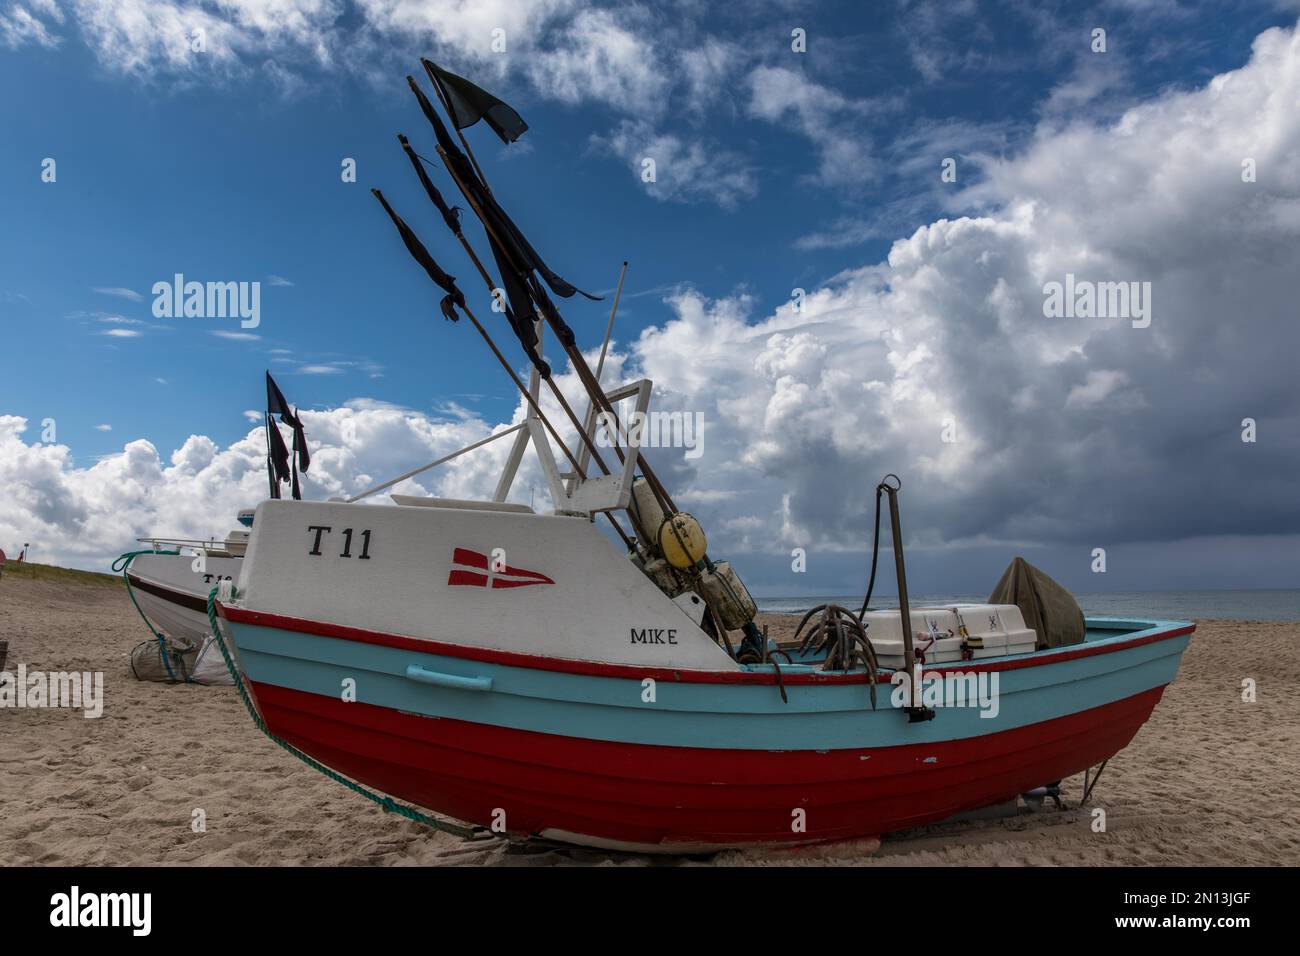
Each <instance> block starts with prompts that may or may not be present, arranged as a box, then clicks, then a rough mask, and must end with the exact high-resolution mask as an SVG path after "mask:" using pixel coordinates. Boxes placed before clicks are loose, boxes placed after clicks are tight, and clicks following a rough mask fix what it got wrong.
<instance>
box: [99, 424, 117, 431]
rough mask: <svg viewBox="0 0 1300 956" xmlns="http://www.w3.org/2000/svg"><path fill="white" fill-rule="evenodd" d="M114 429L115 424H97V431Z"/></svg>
mask: <svg viewBox="0 0 1300 956" xmlns="http://www.w3.org/2000/svg"><path fill="white" fill-rule="evenodd" d="M112 430H113V426H112V425H96V426H95V431H97V432H111V431H112Z"/></svg>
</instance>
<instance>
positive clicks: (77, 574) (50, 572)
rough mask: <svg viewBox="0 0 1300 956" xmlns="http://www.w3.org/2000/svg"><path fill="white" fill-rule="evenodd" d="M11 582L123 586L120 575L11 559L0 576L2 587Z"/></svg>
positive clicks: (103, 586) (105, 586) (0, 585)
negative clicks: (19, 561)
mask: <svg viewBox="0 0 1300 956" xmlns="http://www.w3.org/2000/svg"><path fill="white" fill-rule="evenodd" d="M11 580H27V581H50V582H53V583H58V584H89V585H91V586H93V587H102V588H113V587H121V586H122V576H121V575H120V574H107V573H101V572H98V571H78V570H76V569H75V568H60V567H58V566H57V565H53V564H34V563H31V562H27V561H24V562H22V563H21V564H19V563H18V562H17V561H14V560H12V559H10V560H9V561H8V562H6V563H5V567H4V575H3V576H0V587H3V586H4V584H5V582H7V581H11Z"/></svg>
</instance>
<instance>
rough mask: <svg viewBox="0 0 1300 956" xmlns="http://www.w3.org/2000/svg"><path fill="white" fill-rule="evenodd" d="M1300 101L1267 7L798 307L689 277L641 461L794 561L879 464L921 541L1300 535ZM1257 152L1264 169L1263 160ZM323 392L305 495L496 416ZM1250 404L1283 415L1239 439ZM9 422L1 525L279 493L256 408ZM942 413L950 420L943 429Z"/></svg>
mask: <svg viewBox="0 0 1300 956" xmlns="http://www.w3.org/2000/svg"><path fill="white" fill-rule="evenodd" d="M1297 99H1300V40H1297V36H1296V34H1295V32H1293V31H1290V30H1269V31H1267V32H1266V33H1264V34H1262V35H1261V36H1260V37H1259V38H1258V39H1257V40H1256V42H1255V44H1254V48H1253V54H1252V56H1251V59H1250V61H1249V63H1247V64H1246V65H1245V66H1243V67H1242V68H1241V69H1239V70H1235V71H1233V72H1231V73H1226V74H1224V75H1222V76H1219V77H1216V78H1214V79H1213V80H1212V81H1211V82H1209V83H1207V84H1206V85H1205V86H1204V87H1203V88H1201V89H1196V90H1192V91H1190V92H1179V91H1170V92H1166V93H1164V94H1162V95H1160V96H1158V97H1156V98H1153V99H1152V100H1150V101H1148V102H1146V103H1144V104H1141V105H1139V106H1137V107H1135V108H1133V109H1131V110H1129V111H1128V112H1127V113H1125V114H1124V115H1123V116H1121V117H1120V118H1119V119H1118V120H1116V121H1115V122H1108V123H1100V122H1097V121H1095V120H1092V121H1084V122H1078V123H1072V124H1070V125H1068V126H1065V127H1054V126H1047V125H1045V126H1044V127H1043V128H1041V129H1040V130H1039V132H1038V134H1037V135H1036V136H1035V137H1034V138H1033V140H1032V141H1031V142H1030V143H1029V145H1028V147H1027V148H1026V149H1025V150H1024V151H1023V152H1022V153H1020V154H1018V155H1012V156H1007V157H1003V158H1001V159H997V160H990V161H989V163H988V165H987V167H986V178H985V179H984V181H983V182H982V183H980V184H979V185H978V186H975V187H972V188H969V189H967V190H966V191H965V192H964V193H962V196H961V201H962V202H964V203H966V204H967V205H968V207H971V208H977V209H979V210H981V212H980V214H979V215H966V216H953V217H951V218H943V219H938V220H936V221H934V222H932V223H930V224H928V225H925V226H922V227H921V228H918V229H916V230H915V231H913V232H912V233H911V234H910V235H907V236H905V237H904V238H899V239H897V240H896V241H895V242H894V243H893V245H892V247H891V249H890V251H889V254H888V258H887V259H886V260H885V261H883V262H878V263H873V264H867V265H863V266H862V267H860V268H855V269H851V270H848V271H846V272H844V273H842V274H840V275H837V276H835V277H833V278H832V279H830V280H829V281H827V282H825V283H823V284H822V285H821V286H820V287H816V288H812V289H811V291H810V293H809V295H808V297H807V298H806V300H805V303H804V308H803V310H802V311H801V312H795V311H794V310H793V308H792V307H791V306H790V305H783V306H782V307H781V308H779V309H777V310H775V311H774V312H772V313H770V314H767V315H755V314H754V312H755V304H754V302H753V301H751V300H749V299H747V298H745V297H743V296H735V297H731V298H725V299H713V300H711V299H707V298H705V297H703V296H701V295H699V294H697V293H694V292H691V291H683V292H678V293H676V294H674V295H672V296H671V297H670V298H669V300H668V301H669V305H670V307H671V308H672V309H673V312H674V318H673V319H672V320H670V321H668V322H666V323H665V324H663V325H662V326H659V327H653V328H650V329H647V330H646V331H645V332H644V333H643V334H642V335H641V336H640V337H639V338H638V339H637V340H636V341H635V342H632V343H629V344H628V345H626V346H625V347H623V348H622V349H621V350H619V351H616V352H614V353H613V354H612V355H611V357H610V360H609V361H610V365H609V369H608V372H607V375H608V381H611V382H613V381H616V380H627V379H629V378H631V377H634V376H639V375H645V376H647V377H649V378H651V379H653V380H654V381H655V384H656V388H657V399H656V403H657V406H656V407H658V408H660V409H663V410H679V411H692V412H695V411H698V412H701V413H703V414H704V416H705V423H706V428H705V452H704V456H703V458H702V459H700V460H698V461H691V460H687V459H685V458H684V457H683V456H682V455H681V454H680V452H674V451H673V450H670V449H669V450H659V451H655V452H651V453H650V458H651V459H652V460H653V461H654V462H655V463H656V466H657V469H658V470H659V471H660V473H661V474H662V475H663V476H664V478H665V479H666V481H667V483H668V484H669V486H670V487H671V488H672V490H673V491H674V495H675V497H677V498H678V499H679V500H680V501H682V502H683V503H685V502H691V501H695V502H699V505H698V510H699V511H700V516H701V517H702V518H703V519H705V520H706V522H707V523H708V525H709V527H710V531H711V534H712V535H713V537H714V538H715V539H716V540H715V547H716V550H717V552H718V553H719V554H728V553H735V554H743V553H745V552H746V551H750V552H752V553H755V554H759V553H767V554H777V555H779V554H780V553H781V552H782V551H783V552H784V554H785V555H786V556H787V557H786V558H785V560H786V562H787V563H788V553H789V548H790V547H791V546H795V545H803V546H809V547H812V548H816V549H818V550H833V549H835V548H850V547H861V544H862V542H863V539H864V535H865V534H866V529H867V528H868V524H867V523H868V521H869V513H868V508H869V504H870V500H871V496H870V490H871V487H872V485H873V484H874V482H875V481H876V480H877V479H878V478H879V476H880V475H881V474H883V473H884V472H886V471H896V472H898V473H899V474H901V475H902V476H903V478H904V488H905V490H904V499H905V508H906V521H905V527H906V529H907V532H908V536H909V539H910V540H912V541H914V542H916V549H917V550H918V551H920V552H925V551H927V550H937V549H939V548H940V547H941V546H948V547H952V546H962V547H974V546H975V545H977V544H980V543H989V542H994V543H998V544H999V545H1000V546H1001V547H1002V551H1003V553H1005V551H1006V550H1009V549H1010V548H1011V547H1018V546H1020V545H1023V544H1025V543H1030V544H1032V543H1035V542H1056V543H1061V545H1062V546H1063V547H1068V548H1069V549H1070V553H1071V554H1077V555H1083V556H1086V555H1087V554H1088V553H1089V551H1090V549H1091V548H1092V547H1094V546H1098V545H1113V544H1116V543H1121V542H1125V541H1144V540H1145V541H1168V540H1174V539H1178V538H1186V537H1192V536H1204V537H1207V538H1208V537H1209V536H1215V535H1228V534H1235V535H1265V534H1294V533H1296V532H1297V530H1300V502H1297V500H1296V497H1295V495H1294V489H1293V487H1292V484H1291V483H1288V482H1287V481H1285V480H1274V479H1273V478H1261V476H1278V475H1281V476H1285V475H1289V474H1291V473H1293V471H1294V464H1295V448H1294V442H1292V441H1291V440H1290V437H1289V436H1293V435H1295V434H1300V405H1297V401H1296V391H1295V389H1294V388H1293V387H1290V383H1292V382H1293V379H1294V370H1293V367H1292V366H1293V364H1294V360H1293V356H1294V354H1295V351H1296V348H1297V346H1298V345H1300V342H1298V341H1297V337H1298V335H1300V330H1298V329H1297V326H1296V323H1295V320H1294V314H1295V285H1294V283H1295V276H1296V275H1297V274H1298V273H1300V241H1298V240H1300V167H1297V166H1296V164H1295V163H1294V162H1293V157H1294V156H1295V155H1297V154H1298V152H1300V114H1297V111H1296V110H1295V109H1294V105H1295V103H1296V102H1297ZM769 106H770V108H771V110H772V112H773V115H778V116H798V115H799V110H800V107H799V106H798V105H797V103H789V102H787V103H786V104H785V105H781V103H780V102H778V101H771V102H770V103H769ZM764 108H765V109H766V108H768V107H764ZM1243 157H1251V158H1253V159H1255V161H1256V164H1257V168H1258V170H1259V178H1258V181H1257V182H1254V183H1244V182H1242V180H1241V176H1240V171H1241V161H1242V159H1243ZM1067 272H1070V273H1073V274H1075V275H1076V276H1078V277H1080V278H1082V279H1092V280H1097V281H1105V280H1113V281H1142V282H1151V283H1152V288H1153V314H1152V322H1151V325H1150V327H1149V328H1146V329H1141V328H1134V327H1133V325H1132V323H1131V322H1130V321H1128V320H1124V319H1119V320H1113V319H1108V320H1097V319H1048V318H1045V317H1044V315H1043V309H1042V305H1043V291H1042V290H1043V286H1044V283H1046V282H1048V281H1060V280H1062V279H1063V278H1064V276H1065V275H1066V273H1067ZM326 367H331V368H333V367H336V366H329V365H327V366H326ZM563 381H564V383H565V385H566V387H568V388H569V389H570V390H571V391H570V394H573V391H572V382H571V381H570V379H569V378H568V377H563ZM518 414H519V412H518V411H516V416H517V415H518ZM304 416H305V417H307V424H308V431H309V434H310V435H311V437H312V440H313V442H314V444H313V451H314V452H316V463H315V464H313V471H312V474H311V475H310V476H309V479H308V482H309V483H308V490H309V494H311V495H312V496H313V497H329V496H330V495H334V494H346V493H354V492H355V491H356V490H357V489H358V488H360V487H363V486H365V485H366V484H368V483H370V482H373V481H378V480H381V479H382V478H383V477H385V476H387V475H391V474H396V473H400V472H401V471H403V470H405V469H408V468H410V467H412V466H413V465H414V464H416V463H418V462H419V461H421V460H432V459H433V458H434V457H437V455H438V454H442V453H446V452H447V451H450V450H452V449H453V448H455V447H459V446H460V445H463V444H465V443H467V442H469V441H473V440H475V439H476V438H479V437H482V436H483V435H486V434H488V433H489V431H490V430H491V427H492V424H493V423H489V422H487V421H481V420H479V419H475V418H472V417H471V418H468V419H466V418H456V419H454V420H452V421H449V422H445V421H437V420H434V419H432V418H430V417H428V416H426V415H422V414H420V413H417V412H412V411H409V410H404V409H396V408H392V407H390V406H386V405H383V404H382V403H363V402H353V403H349V405H347V406H345V407H344V408H341V409H335V410H333V411H330V412H324V413H310V412H307V413H304ZM1244 417H1253V418H1256V419H1258V420H1259V421H1260V423H1261V428H1260V434H1261V436H1268V437H1267V438H1266V439H1265V438H1263V437H1261V440H1260V441H1259V442H1257V443H1254V444H1245V443H1243V442H1241V441H1240V439H1239V435H1238V433H1237V429H1238V427H1239V422H1240V421H1241V420H1242V418H1244ZM558 420H559V419H558V417H557V421H558ZM0 423H7V429H8V431H7V432H6V431H5V427H6V425H4V424H0V487H4V488H6V489H7V490H8V489H12V494H6V496H4V498H2V499H0V536H2V537H3V539H12V540H33V541H36V540H41V539H42V537H43V538H46V539H48V540H49V541H50V542H52V545H51V546H48V547H47V550H46V553H51V552H56V553H61V554H64V555H74V556H75V555H81V556H88V555H104V554H111V553H113V552H115V551H116V550H118V549H122V548H125V547H126V546H128V545H129V542H130V539H131V538H132V537H134V536H135V534H137V533H145V532H146V531H152V532H153V533H173V534H194V535H196V536H197V535H203V536H206V535H208V534H211V533H213V531H214V530H220V528H221V527H223V526H224V525H225V524H227V523H228V521H229V516H231V515H233V513H234V511H235V510H236V509H238V508H240V507H247V506H248V505H250V504H253V503H255V502H256V501H258V500H260V499H261V497H263V496H264V494H265V488H264V484H265V477H264V474H263V472H262V468H263V458H264V446H263V442H262V438H261V436H260V434H259V432H258V430H257V429H254V430H252V431H251V432H250V433H249V436H248V437H247V438H245V439H244V440H242V441H241V442H237V443H236V444H235V445H234V446H232V447H230V448H225V449H220V448H216V447H215V446H212V447H209V446H208V444H204V443H205V442H207V440H206V439H200V438H193V439H191V440H190V442H188V443H186V446H184V447H183V448H182V449H181V450H179V451H178V452H177V455H179V459H178V458H177V455H174V456H173V458H172V465H171V466H170V467H167V466H164V465H163V463H162V461H161V459H160V455H159V454H158V451H157V450H156V449H155V448H154V447H153V446H152V445H150V444H149V443H148V442H143V441H136V442H131V443H129V444H127V445H126V446H125V448H124V449H123V451H122V452H121V453H120V454H118V455H116V456H113V457H111V458H109V459H105V460H104V461H101V462H99V463H97V464H96V465H94V466H92V467H90V468H76V467H74V465H73V463H72V461H71V458H70V451H69V450H68V449H67V448H64V447H62V446H44V445H37V444H31V445H28V444H25V443H23V441H22V439H21V438H20V437H19V436H20V428H21V426H22V425H23V422H22V420H20V419H16V418H13V417H9V418H7V419H0ZM949 423H951V424H952V425H953V426H954V428H955V433H956V436H957V438H958V440H957V441H956V442H951V443H950V442H945V441H944V440H943V436H944V434H945V431H946V430H947V429H946V426H947V424H949ZM317 443H318V444H317ZM318 447H319V450H317V449H318ZM490 447H491V448H492V449H493V450H492V451H490V452H488V453H486V454H485V455H484V456H483V457H479V454H478V453H475V454H473V455H471V456H466V458H465V459H463V460H458V461H463V462H464V464H459V465H457V466H456V467H454V468H452V469H451V470H449V471H448V472H447V473H446V474H441V475H435V476H432V477H429V478H428V479H427V480H426V479H423V478H422V479H421V480H420V481H417V482H414V483H413V485H412V486H413V487H415V486H418V487H419V488H421V489H423V490H426V491H429V492H436V493H440V494H445V495H449V496H453V497H474V496H478V495H483V494H485V493H488V492H490V489H491V485H492V481H493V479H494V477H495V471H496V468H497V467H498V466H499V463H500V460H499V457H497V456H498V455H503V454H504V453H505V448H504V447H500V448H498V446H497V445H493V446H490ZM1247 486H1248V487H1251V488H1252V489H1254V491H1253V493H1252V494H1251V495H1249V496H1235V497H1233V498H1232V500H1227V501H1225V499H1224V498H1223V494H1222V490H1223V489H1224V488H1231V487H1238V488H1240V487H1247ZM526 497H527V495H526V494H525V495H524V498H525V500H526ZM693 507H695V506H693ZM1081 560H1084V559H1083V558H1081ZM1085 564H1086V560H1085ZM857 571H858V569H857V568H856V566H855V568H854V571H853V573H854V575H855V580H856V574H857Z"/></svg>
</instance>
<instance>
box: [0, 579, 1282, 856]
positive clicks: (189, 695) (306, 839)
mask: <svg viewBox="0 0 1300 956" xmlns="http://www.w3.org/2000/svg"><path fill="white" fill-rule="evenodd" d="M11 567H12V565H11ZM767 620H768V623H769V624H771V625H772V626H773V632H772V634H773V636H777V634H778V630H777V628H781V629H784V628H788V627H790V625H791V622H790V621H789V620H788V619H784V618H776V617H769V618H767ZM146 637H148V633H147V631H146V630H145V628H144V625H143V624H142V623H141V621H140V619H139V617H138V616H137V615H136V612H135V610H134V609H133V608H132V607H131V604H130V602H129V601H128V599H127V595H126V592H125V590H124V589H123V588H122V587H121V586H120V585H118V584H114V583H112V582H110V581H108V580H107V579H103V580H102V581H100V582H99V583H94V584H92V583H86V582H84V581H82V580H77V579H71V580H61V579H48V580H42V579H31V578H23V577H19V576H17V575H12V574H8V573H6V574H5V576H4V578H3V579H2V580H0V639H7V640H8V641H9V645H10V646H9V662H8V665H7V667H8V669H9V670H10V671H13V670H15V669H16V668H17V666H18V664H19V663H24V664H26V665H27V668H28V669H29V670H33V669H44V670H64V671H71V670H82V671H85V670H90V671H102V672H103V673H104V685H105V698H106V703H105V707H104V714H103V716H102V717H101V718H99V719H93V720H88V719H86V718H84V717H83V716H82V715H81V713H80V712H77V711H70V710H27V709H22V710H14V709H5V710H0V864H4V865H13V864H41V865H55V864H60V865H83V864H92V865H103V864H144V865H147V864H192V865H211V864H247V865H272V864H281V865H284V864H293V865H302V864H308V865H321V864H325V865H347V864H365V865H410V864H492V865H507V866H512V865H513V866H536V865H606V866H629V865H633V866H635V865H647V864H649V865H702V864H704V865H707V864H723V865H846V864H861V865H867V866H882V865H904V866H907V865H926V864H1007V865H1057V864H1059V865H1077V864H1125V865H1176V864H1184V865H1201V864H1205V865H1217V866H1229V865H1246V866H1250V865H1288V866H1295V865H1300V797H1297V794H1296V788H1295V781H1296V778H1297V772H1298V771H1300V707H1297V706H1296V701H1297V700H1298V699H1300V623H1276V622H1248V621H1202V622H1198V627H1197V632H1196V634H1195V636H1194V637H1193V639H1192V644H1191V648H1190V649H1189V651H1188V652H1187V655H1186V656H1185V658H1184V660H1183V665H1182V669H1181V671H1180V673H1179V676H1178V679H1177V680H1176V681H1175V682H1174V684H1173V685H1171V686H1170V687H1169V688H1168V689H1167V690H1166V692H1165V695H1164V699H1163V701H1162V702H1161V703H1160V704H1159V706H1157V708H1156V711H1155V714H1154V716H1153V717H1152V718H1151V720H1150V721H1149V722H1148V723H1147V724H1146V726H1145V727H1143V729H1142V730H1141V731H1140V732H1139V734H1138V736H1137V738H1136V739H1135V740H1134V742H1133V743H1132V744H1131V745H1130V746H1129V747H1128V749H1126V750H1125V751H1123V752H1122V753H1121V754H1119V756H1118V757H1116V758H1115V759H1114V760H1112V761H1111V764H1110V766H1109V767H1108V768H1107V769H1106V772H1105V774H1104V776H1103V777H1102V779H1101V782H1100V784H1099V786H1098V788H1097V790H1096V792H1095V794H1094V798H1093V806H1095V807H1101V808H1103V809H1104V810H1105V811H1106V814H1107V817H1106V823H1107V826H1106V832H1104V833H1096V832H1093V830H1092V828H1091V826H1090V823H1091V820H1092V818H1091V815H1090V814H1089V813H1088V812H1087V811H1079V810H1077V809H1068V810H1066V811H1064V812H1041V813H1022V814H1020V815H1018V816H1015V817H1012V818H1008V819H995V820H986V821H981V822H978V823H953V824H945V825H942V826H938V827H930V828H927V829H926V830H922V831H914V832H911V833H908V834H903V835H892V836H887V837H885V839H884V841H883V842H882V843H881V845H880V846H879V848H878V849H876V850H875V851H874V852H869V851H870V849H871V847H863V846H861V845H859V846H848V847H842V848H838V849H833V850H830V851H823V852H807V851H804V852H796V853H724V854H720V855H718V856H716V857H713V858H710V859H690V860H681V859H675V858H651V857H646V856H633V855H620V854H606V853H599V852H593V851H585V850H568V849H560V850H557V849H548V848H536V849H520V848H511V847H509V846H508V845H506V844H503V843H498V842H493V843H490V844H486V845H485V844H466V843H464V842H462V841H461V840H459V839H457V838H454V837H451V836H448V835H445V834H441V833H436V832H432V831H430V830H429V829H427V828H425V827H423V826H420V825H418V824H415V823H411V822H409V821H405V820H402V819H399V818H397V817H395V816H392V815H389V814H385V813H384V812H383V811H382V810H380V809H378V808H377V807H375V806H374V805H372V804H370V803H368V802H367V801H365V800H364V799H362V798H361V797H359V796H357V795H355V794H353V793H351V792H349V791H348V790H346V789H345V788H343V787H341V786H340V785H338V784H336V783H333V782H331V781H329V780H327V779H325V778H324V777H322V776H320V775H319V774H318V773H316V772H315V771H313V770H311V769H310V768H308V767H306V766H304V765H303V764H301V763H300V762H298V761H297V760H295V759H294V758H293V757H292V756H290V755H289V754H287V753H286V752H284V751H283V750H281V749H280V748H278V747H276V746H275V745H273V744H272V743H271V742H270V741H268V740H267V739H266V738H264V737H263V736H262V735H261V734H260V733H259V732H258V731H257V730H256V729H255V728H254V726H253V724H252V723H251V721H250V720H249V718H248V716H247V714H246V713H245V711H244V709H243V707H242V706H241V704H240V703H239V701H238V699H237V697H236V695H235V691H234V689H233V688H231V687H196V686H183V685H182V686H166V685H161V684H150V683H141V682H139V681H136V680H135V679H134V678H133V677H132V676H131V672H130V668H129V665H128V654H129V653H130V650H131V648H132V647H133V646H135V645H136V644H137V643H139V642H140V641H141V640H143V639H145V638H146ZM1248 677H1249V678H1253V679H1254V680H1255V681H1256V683H1257V686H1258V702H1257V703H1244V702H1242V700H1241V682H1242V680H1243V679H1244V678H1248ZM1063 790H1064V794H1065V797H1066V802H1067V806H1069V807H1075V806H1076V805H1077V803H1078V800H1079V797H1080V795H1081V793H1082V777H1076V778H1073V779H1071V780H1068V781H1066V783H1065V784H1064V786H1063ZM196 810H202V811H203V812H204V815H205V817H206V830H205V832H201V833H196V832H194V830H193V829H192V826H191V821H192V819H193V814H194V811H196Z"/></svg>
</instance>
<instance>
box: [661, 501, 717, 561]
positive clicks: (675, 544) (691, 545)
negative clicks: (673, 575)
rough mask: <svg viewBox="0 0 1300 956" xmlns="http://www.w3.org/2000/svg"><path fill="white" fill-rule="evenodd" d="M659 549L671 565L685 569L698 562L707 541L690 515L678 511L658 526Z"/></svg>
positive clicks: (706, 549)
mask: <svg viewBox="0 0 1300 956" xmlns="http://www.w3.org/2000/svg"><path fill="white" fill-rule="evenodd" d="M659 550H660V551H662V552H663V556H664V558H665V559H666V560H667V561H668V563H669V564H671V565H672V566H673V567H675V568H677V569H678V570H681V571H685V570H686V569H687V568H693V567H695V565H697V564H699V563H700V559H701V558H703V557H704V554H705V552H706V551H708V550H709V541H708V539H707V538H706V537H705V536H704V529H703V528H701V527H700V523H699V522H698V521H696V520H695V518H694V517H693V516H692V515H688V514H687V513H686V512H684V511H679V512H678V513H677V514H675V515H673V516H672V517H671V518H668V519H667V520H665V521H664V523H663V524H661V525H660V526H659Z"/></svg>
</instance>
